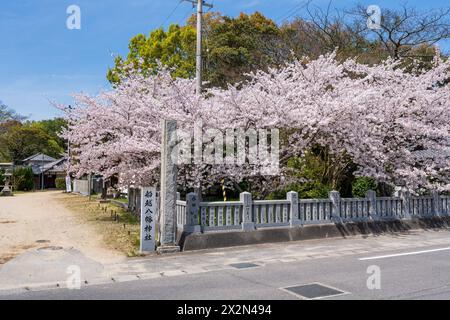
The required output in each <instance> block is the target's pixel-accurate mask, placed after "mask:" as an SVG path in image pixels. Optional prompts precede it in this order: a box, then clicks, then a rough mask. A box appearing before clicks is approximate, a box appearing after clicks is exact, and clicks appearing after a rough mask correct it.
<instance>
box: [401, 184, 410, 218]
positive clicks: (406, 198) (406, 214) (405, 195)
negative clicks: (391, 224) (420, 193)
mask: <svg viewBox="0 0 450 320" xmlns="http://www.w3.org/2000/svg"><path fill="white" fill-rule="evenodd" d="M400 198H401V199H402V201H403V219H405V220H411V213H412V212H411V195H410V193H409V192H408V191H402V192H400Z"/></svg>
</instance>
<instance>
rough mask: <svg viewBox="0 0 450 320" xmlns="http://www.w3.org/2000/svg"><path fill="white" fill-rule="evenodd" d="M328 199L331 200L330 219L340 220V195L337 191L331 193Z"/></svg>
mask: <svg viewBox="0 0 450 320" xmlns="http://www.w3.org/2000/svg"><path fill="white" fill-rule="evenodd" d="M329 197H330V200H331V217H332V218H334V219H337V220H341V195H340V193H339V191H331V192H330V195H329Z"/></svg>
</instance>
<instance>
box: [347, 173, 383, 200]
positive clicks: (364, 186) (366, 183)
mask: <svg viewBox="0 0 450 320" xmlns="http://www.w3.org/2000/svg"><path fill="white" fill-rule="evenodd" d="M377 189H378V184H377V182H376V181H375V180H374V179H372V178H369V177H359V178H356V179H355V181H353V183H352V194H353V196H354V197H358V198H364V197H365V196H366V193H367V191H369V190H374V191H376V190H377Z"/></svg>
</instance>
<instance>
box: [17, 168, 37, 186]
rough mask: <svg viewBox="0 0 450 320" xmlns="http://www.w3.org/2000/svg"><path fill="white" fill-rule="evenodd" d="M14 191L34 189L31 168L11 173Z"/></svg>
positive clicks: (18, 169) (19, 169)
mask: <svg viewBox="0 0 450 320" xmlns="http://www.w3.org/2000/svg"><path fill="white" fill-rule="evenodd" d="M13 187H14V190H19V191H30V190H33V189H34V174H33V170H32V169H31V168H17V169H15V170H14V173H13Z"/></svg>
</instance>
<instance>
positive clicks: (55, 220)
mask: <svg viewBox="0 0 450 320" xmlns="http://www.w3.org/2000/svg"><path fill="white" fill-rule="evenodd" d="M62 196H63V194H62V193H61V191H50V192H33V193H25V194H18V195H15V196H14V197H0V267H1V265H2V264H4V263H6V262H8V261H9V260H11V259H12V258H14V257H16V256H18V255H20V254H21V253H23V252H24V251H26V250H30V249H31V248H38V247H47V246H60V247H63V248H65V249H75V250H78V251H80V252H81V253H82V254H83V255H85V256H86V257H88V258H90V259H92V260H94V261H97V262H100V263H102V264H103V263H114V262H117V261H120V260H123V259H124V257H123V255H121V254H120V253H119V252H115V251H112V250H110V249H108V248H106V246H105V245H104V244H103V241H102V238H101V236H100V235H98V234H97V233H96V232H95V231H94V229H93V227H92V226H89V225H86V224H83V223H82V222H81V221H80V219H77V218H76V217H75V215H74V214H72V212H71V211H70V210H68V209H66V208H65V207H64V206H63V205H61V204H60V203H59V202H58V197H62Z"/></svg>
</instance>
